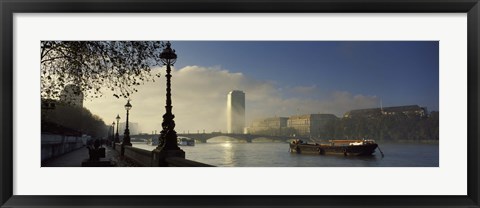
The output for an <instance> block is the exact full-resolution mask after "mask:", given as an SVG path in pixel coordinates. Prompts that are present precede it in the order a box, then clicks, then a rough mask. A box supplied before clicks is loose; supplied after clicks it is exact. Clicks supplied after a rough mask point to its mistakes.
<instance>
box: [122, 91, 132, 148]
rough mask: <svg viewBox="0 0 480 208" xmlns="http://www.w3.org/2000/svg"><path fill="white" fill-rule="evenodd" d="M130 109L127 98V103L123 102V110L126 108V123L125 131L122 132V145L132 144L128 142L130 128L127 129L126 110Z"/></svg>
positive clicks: (130, 105)
mask: <svg viewBox="0 0 480 208" xmlns="http://www.w3.org/2000/svg"><path fill="white" fill-rule="evenodd" d="M130 109H132V104H130V100H128V102H127V104H125V110H127V121H126V122H127V123H126V124H125V132H123V141H122V146H125V145H127V146H132V143H131V142H130V130H129V129H128V112H129V111H130ZM122 149H123V148H122Z"/></svg>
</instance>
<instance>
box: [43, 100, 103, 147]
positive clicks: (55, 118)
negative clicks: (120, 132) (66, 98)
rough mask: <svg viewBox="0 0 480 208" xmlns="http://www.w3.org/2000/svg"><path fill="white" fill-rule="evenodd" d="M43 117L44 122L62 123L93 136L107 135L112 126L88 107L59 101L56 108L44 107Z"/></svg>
mask: <svg viewBox="0 0 480 208" xmlns="http://www.w3.org/2000/svg"><path fill="white" fill-rule="evenodd" d="M51 102H53V101H51ZM41 119H42V123H44V122H48V123H54V124H57V125H61V126H64V127H67V128H70V129H73V130H76V131H79V132H82V133H83V134H87V135H90V136H92V137H93V138H103V137H105V136H106V135H107V134H108V128H109V127H110V126H107V125H106V124H105V122H104V121H103V120H102V119H101V118H100V117H98V116H97V115H93V114H92V113H91V112H90V111H89V110H88V109H86V108H83V107H79V106H74V105H69V104H65V103H58V102H57V103H55V108H54V109H47V108H42V116H41Z"/></svg>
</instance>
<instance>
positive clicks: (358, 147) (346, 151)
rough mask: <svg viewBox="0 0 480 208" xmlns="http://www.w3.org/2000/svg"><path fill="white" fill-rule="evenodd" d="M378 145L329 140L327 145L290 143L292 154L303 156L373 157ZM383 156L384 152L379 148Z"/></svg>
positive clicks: (369, 142)
mask: <svg viewBox="0 0 480 208" xmlns="http://www.w3.org/2000/svg"><path fill="white" fill-rule="evenodd" d="M377 147H378V144H377V143H376V142H375V141H374V140H365V139H362V140H329V141H328V143H326V144H317V143H314V144H309V143H306V142H303V141H302V140H295V141H292V142H291V143H290V152H296V153H299V154H300V153H301V154H319V155H328V154H337V155H345V156H347V155H353V156H361V155H372V154H373V153H374V152H375V149H377ZM378 150H379V151H380V153H381V154H382V156H383V152H382V151H381V150H380V147H378Z"/></svg>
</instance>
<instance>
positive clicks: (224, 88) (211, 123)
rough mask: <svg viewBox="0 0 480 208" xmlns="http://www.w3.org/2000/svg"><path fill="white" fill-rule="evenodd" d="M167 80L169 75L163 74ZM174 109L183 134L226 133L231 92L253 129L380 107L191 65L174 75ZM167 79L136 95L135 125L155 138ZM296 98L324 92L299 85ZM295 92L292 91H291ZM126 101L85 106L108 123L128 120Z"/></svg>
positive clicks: (369, 99)
mask: <svg viewBox="0 0 480 208" xmlns="http://www.w3.org/2000/svg"><path fill="white" fill-rule="evenodd" d="M155 70H162V71H161V72H162V75H164V74H165V72H164V68H163V69H155ZM172 76H173V77H172V105H173V113H174V114H175V122H176V127H175V129H176V130H177V132H179V133H183V132H190V133H196V132H197V131H199V132H203V130H205V131H206V132H211V131H222V132H225V131H226V107H227V105H226V101H227V93H228V92H229V91H231V90H242V91H244V92H245V97H246V120H247V125H249V124H250V122H251V121H252V120H253V119H257V118H262V117H273V116H285V117H288V116H290V115H295V114H307V113H333V114H336V115H337V116H341V115H343V113H345V112H346V111H348V110H351V109H358V108H370V107H375V106H377V105H378V99H377V98H376V97H375V96H365V95H353V94H351V93H349V92H343V91H338V92H330V93H329V94H328V95H325V96H324V98H323V99H321V100H320V99H314V98H308V97H307V98H305V96H290V95H287V94H285V93H284V92H283V91H282V90H280V89H281V88H282V87H283V86H279V84H278V83H276V82H275V81H268V80H257V79H255V78H252V77H248V76H247V75H245V74H242V73H232V72H230V71H228V70H226V69H222V68H220V67H210V68H209V67H201V66H187V67H184V68H181V69H178V70H177V69H173V70H172ZM165 87H166V83H165V77H164V76H162V77H161V78H159V79H157V81H156V82H149V83H145V84H144V85H141V86H139V88H138V92H137V93H135V94H133V95H132V96H131V100H132V101H131V103H132V105H133V108H132V109H131V111H130V122H137V123H139V125H140V129H141V131H143V132H145V133H151V132H152V131H154V130H157V132H158V131H159V130H160V129H161V123H162V120H163V118H162V115H163V114H164V113H165V97H166V96H165V94H166V91H165ZM291 89H292V90H293V91H295V92H296V93H299V94H302V95H308V94H309V93H318V87H317V86H315V85H312V86H295V87H292V88H291ZM290 92H292V91H291V90H290ZM125 103H126V100H123V99H116V98H114V97H111V96H109V95H108V96H106V98H105V97H104V98H100V99H95V100H91V101H88V100H87V101H85V104H84V105H85V107H87V108H88V109H90V110H91V111H92V113H94V114H97V115H99V116H100V117H102V118H103V119H104V121H105V122H106V123H107V124H108V123H111V122H112V121H114V118H115V116H116V115H117V114H120V116H121V117H122V121H124V118H125V109H124V107H123V106H124V105H125Z"/></svg>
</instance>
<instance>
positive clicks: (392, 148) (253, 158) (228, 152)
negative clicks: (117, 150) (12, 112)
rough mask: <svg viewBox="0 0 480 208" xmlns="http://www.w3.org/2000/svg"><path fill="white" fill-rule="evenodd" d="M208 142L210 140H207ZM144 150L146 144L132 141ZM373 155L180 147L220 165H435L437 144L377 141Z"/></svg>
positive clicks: (279, 147) (277, 146) (271, 146)
mask: <svg viewBox="0 0 480 208" xmlns="http://www.w3.org/2000/svg"><path fill="white" fill-rule="evenodd" d="M209 142H210V140H209ZM133 145H134V146H135V147H138V148H143V149H147V150H153V149H155V147H154V146H150V145H146V144H139V143H136V144H133ZM380 146H381V148H382V151H383V152H384V153H385V157H384V158H382V156H381V154H380V152H378V150H377V152H375V153H374V155H372V156H343V155H304V154H295V153H290V152H289V151H288V143H278V142H262V143H256V142H253V143H244V142H243V143H242V142H235V141H227V142H217V143H196V144H195V146H193V147H191V146H182V147H181V148H182V149H183V150H184V151H185V154H186V158H187V159H190V160H195V161H199V162H203V163H207V164H211V165H215V166H222V167H438V164H439V159H438V158H439V154H438V152H439V151H438V144H380Z"/></svg>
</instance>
